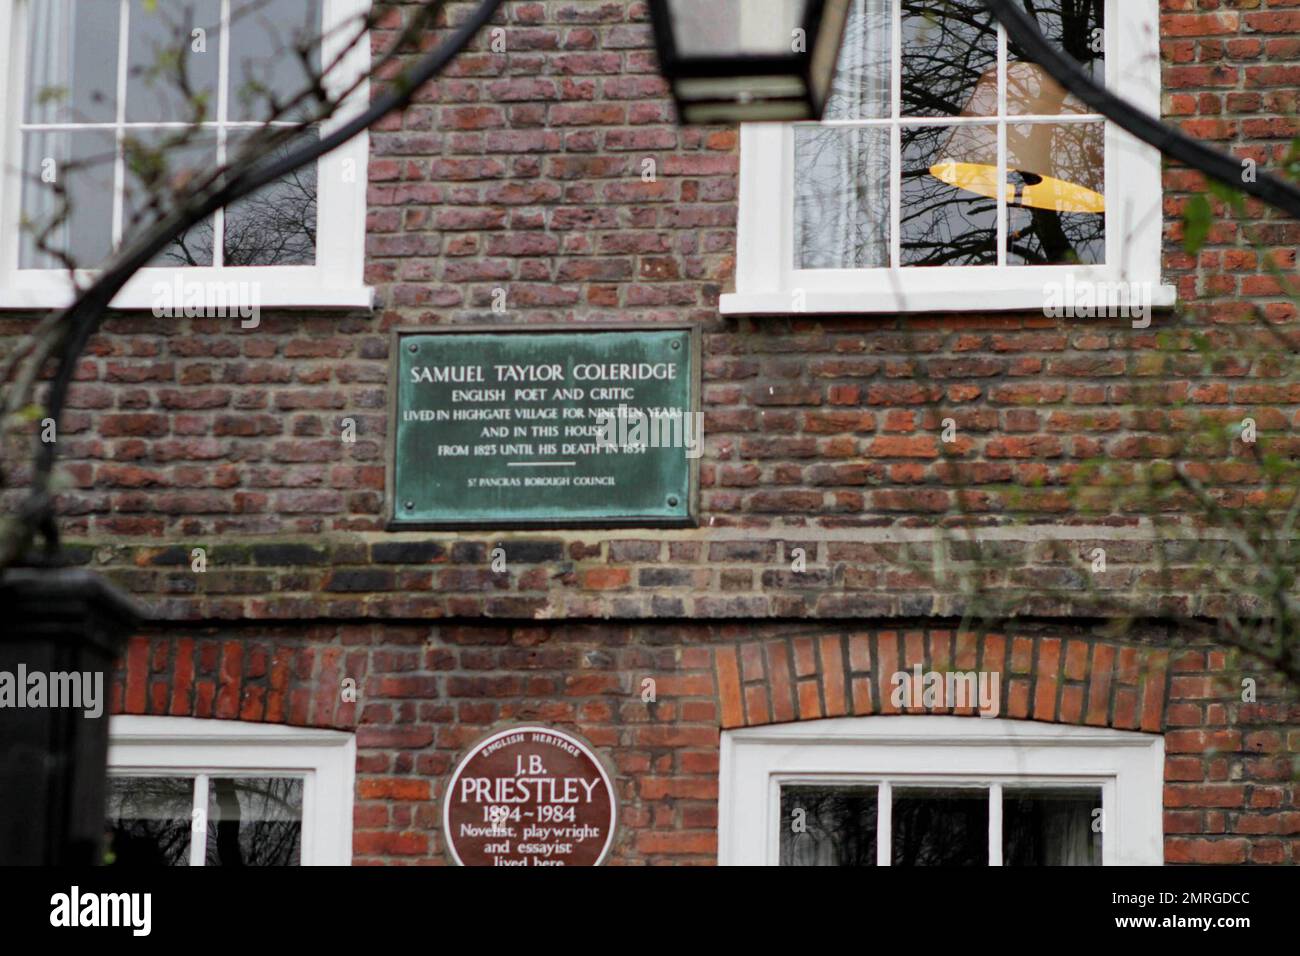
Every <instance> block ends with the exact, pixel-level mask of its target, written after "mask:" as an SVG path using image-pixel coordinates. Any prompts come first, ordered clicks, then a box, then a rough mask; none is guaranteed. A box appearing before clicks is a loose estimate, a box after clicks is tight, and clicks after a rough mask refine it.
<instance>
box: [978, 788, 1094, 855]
mask: <svg viewBox="0 0 1300 956" xmlns="http://www.w3.org/2000/svg"><path fill="white" fill-rule="evenodd" d="M1100 811H1101V790H1100V788H1093V787H1083V788H1074V789H1063V790H1039V789H1020V790H1010V789H1007V790H1003V791H1002V862H1003V865H1005V866H1101V840H1102V833H1101V813H1100Z"/></svg>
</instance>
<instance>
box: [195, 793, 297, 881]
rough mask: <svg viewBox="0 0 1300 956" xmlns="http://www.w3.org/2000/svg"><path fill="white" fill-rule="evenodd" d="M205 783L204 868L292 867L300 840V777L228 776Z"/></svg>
mask: <svg viewBox="0 0 1300 956" xmlns="http://www.w3.org/2000/svg"><path fill="white" fill-rule="evenodd" d="M209 786H210V794H211V797H210V803H209V809H210V816H209V820H208V834H207V854H206V860H207V865H208V866H293V865H296V864H297V863H298V862H299V860H300V855H301V842H302V780H300V779H296V778H292V777H273V778H253V779H238V780H234V779H228V778H221V777H214V778H212V780H211V781H210V783H209Z"/></svg>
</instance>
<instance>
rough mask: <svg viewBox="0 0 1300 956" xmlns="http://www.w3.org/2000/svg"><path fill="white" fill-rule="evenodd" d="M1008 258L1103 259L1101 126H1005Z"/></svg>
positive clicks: (1049, 261) (1046, 261)
mask: <svg viewBox="0 0 1300 956" xmlns="http://www.w3.org/2000/svg"><path fill="white" fill-rule="evenodd" d="M1007 168H1008V175H1007V179H1008V184H1007V192H1008V195H1007V263H1008V264H1009V265H1100V264H1102V263H1104V262H1105V261H1106V215H1105V209H1106V205H1105V204H1106V127H1105V124H1103V123H1012V124H1010V125H1009V126H1008V127H1007Z"/></svg>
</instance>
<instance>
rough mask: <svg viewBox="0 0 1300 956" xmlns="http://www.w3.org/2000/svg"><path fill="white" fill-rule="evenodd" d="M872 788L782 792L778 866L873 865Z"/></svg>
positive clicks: (874, 857) (783, 790) (874, 796)
mask: <svg viewBox="0 0 1300 956" xmlns="http://www.w3.org/2000/svg"><path fill="white" fill-rule="evenodd" d="M876 799H877V798H876V788H875V787H782V788H781V865H782V866H875V865H876Z"/></svg>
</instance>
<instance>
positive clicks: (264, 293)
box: [0, 269, 375, 315]
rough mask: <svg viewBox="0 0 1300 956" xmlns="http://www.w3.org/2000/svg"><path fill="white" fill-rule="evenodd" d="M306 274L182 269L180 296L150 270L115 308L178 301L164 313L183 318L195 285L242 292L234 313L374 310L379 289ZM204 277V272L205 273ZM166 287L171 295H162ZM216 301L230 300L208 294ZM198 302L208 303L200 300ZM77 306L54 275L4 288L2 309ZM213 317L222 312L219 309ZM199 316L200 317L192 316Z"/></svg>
mask: <svg viewBox="0 0 1300 956" xmlns="http://www.w3.org/2000/svg"><path fill="white" fill-rule="evenodd" d="M304 272H305V270H279V269H275V270H271V269H267V270H246V269H240V270H227V271H226V274H224V275H220V274H215V273H214V272H212V271H210V270H192V271H191V270H183V271H181V272H180V273H179V275H180V277H181V280H182V283H183V285H182V286H181V290H180V296H179V298H178V297H177V296H176V294H175V291H176V286H175V282H176V274H175V273H172V272H171V271H168V272H162V271H160V270H147V271H142V272H141V273H139V274H137V275H136V276H135V277H134V278H133V279H132V280H131V281H130V282H128V283H127V285H126V287H125V288H123V289H122V290H121V291H120V292H119V293H118V294H117V295H116V296H115V297H114V298H113V302H112V305H111V308H113V309H119V310H123V311H143V312H154V311H155V309H158V308H160V307H164V306H165V304H166V303H170V302H171V301H172V300H173V299H174V300H175V304H174V306H173V308H172V309H171V310H168V311H165V312H163V313H161V314H173V313H175V314H180V315H183V314H184V305H185V302H186V296H187V295H189V294H190V293H189V290H190V289H191V288H192V287H193V286H194V285H198V286H200V287H204V286H208V287H211V288H219V287H225V288H228V289H236V290H238V291H237V292H235V293H234V294H235V295H236V299H235V300H234V301H233V302H232V307H231V308H230V310H229V312H230V314H233V315H237V314H239V313H238V306H240V305H243V306H245V307H247V306H253V307H256V308H257V309H258V310H259V311H260V310H263V309H328V310H357V309H364V310H370V309H372V308H374V301H375V293H374V289H372V288H371V287H369V286H366V285H351V284H349V285H338V286H332V285H325V284H324V283H322V282H321V281H320V280H319V279H318V278H317V277H315V276H312V275H305V274H304ZM201 273H205V274H201ZM164 287H166V296H168V297H163V296H161V295H160V293H163V291H164ZM209 298H211V299H212V301H213V302H214V303H220V302H222V301H225V300H224V299H223V298H221V297H219V296H217V297H212V296H211V295H209ZM196 301H207V300H206V299H204V300H196ZM71 303H72V292H71V291H70V289H69V286H68V282H67V279H66V276H62V277H59V278H58V279H57V280H55V277H53V276H51V275H50V274H48V273H46V274H33V275H31V276H24V275H23V274H22V273H19V274H18V278H17V280H16V281H14V282H12V283H9V284H7V285H6V286H5V287H0V310H9V311H29V312H30V311H47V310H52V309H62V308H65V307H67V306H68V305H70V304H71ZM206 311H209V312H210V314H221V312H220V311H219V310H217V311H215V312H213V311H211V310H206ZM191 314H195V313H191Z"/></svg>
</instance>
